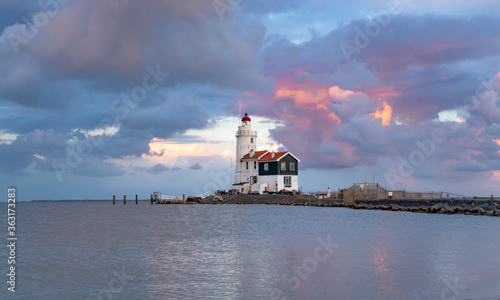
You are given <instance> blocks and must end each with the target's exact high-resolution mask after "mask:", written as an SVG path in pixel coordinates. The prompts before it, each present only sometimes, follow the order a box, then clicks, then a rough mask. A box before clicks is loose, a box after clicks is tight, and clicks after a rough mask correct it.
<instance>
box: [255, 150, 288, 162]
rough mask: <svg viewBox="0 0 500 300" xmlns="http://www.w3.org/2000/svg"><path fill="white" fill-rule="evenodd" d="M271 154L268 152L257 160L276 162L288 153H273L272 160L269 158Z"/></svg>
mask: <svg viewBox="0 0 500 300" xmlns="http://www.w3.org/2000/svg"><path fill="white" fill-rule="evenodd" d="M271 153H272V152H268V153H267V154H266V155H264V156H263V157H261V158H260V159H259V161H271V160H278V159H280V158H281V157H282V156H284V155H286V154H287V153H288V151H285V152H274V158H271Z"/></svg>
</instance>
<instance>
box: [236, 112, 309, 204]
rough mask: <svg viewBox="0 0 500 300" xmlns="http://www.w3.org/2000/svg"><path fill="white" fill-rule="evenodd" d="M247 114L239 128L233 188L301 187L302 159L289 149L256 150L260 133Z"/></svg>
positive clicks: (275, 189)
mask: <svg viewBox="0 0 500 300" xmlns="http://www.w3.org/2000/svg"><path fill="white" fill-rule="evenodd" d="M251 121H252V120H251V119H250V117H249V116H248V114H246V113H245V116H244V117H243V118H242V119H241V125H239V126H238V131H236V172H235V180H234V181H235V182H234V183H233V190H234V191H235V192H237V193H240V194H249V193H253V194H264V193H278V192H282V193H285V192H290V193H297V192H298V189H299V181H298V167H299V165H298V164H299V162H300V160H299V159H298V158H297V157H295V155H293V154H292V153H290V152H288V151H284V152H275V151H269V150H261V151H257V150H256V148H257V132H256V131H253V130H252V127H251V126H250V122H251Z"/></svg>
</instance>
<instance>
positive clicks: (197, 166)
mask: <svg viewBox="0 0 500 300" xmlns="http://www.w3.org/2000/svg"><path fill="white" fill-rule="evenodd" d="M189 168H190V169H191V170H195V171H197V170H201V169H203V167H202V166H201V165H200V163H195V164H194V165H192V166H190V167H189Z"/></svg>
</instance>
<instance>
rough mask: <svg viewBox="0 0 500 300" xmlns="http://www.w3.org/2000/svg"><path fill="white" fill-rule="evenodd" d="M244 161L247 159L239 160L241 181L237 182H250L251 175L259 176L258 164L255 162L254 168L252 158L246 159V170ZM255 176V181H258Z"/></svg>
mask: <svg viewBox="0 0 500 300" xmlns="http://www.w3.org/2000/svg"><path fill="white" fill-rule="evenodd" d="M246 162H247V160H245V161H243V162H241V164H240V167H241V170H242V171H241V173H240V174H241V177H240V179H241V181H237V182H250V178H251V177H252V176H259V164H257V168H255V169H254V167H253V166H254V162H253V161H252V160H248V170H247V169H246ZM258 180H259V179H258V178H257V182H258Z"/></svg>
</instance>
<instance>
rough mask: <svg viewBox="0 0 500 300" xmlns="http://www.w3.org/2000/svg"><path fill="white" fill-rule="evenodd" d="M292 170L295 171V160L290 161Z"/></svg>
mask: <svg viewBox="0 0 500 300" xmlns="http://www.w3.org/2000/svg"><path fill="white" fill-rule="evenodd" d="M290 171H295V163H294V162H291V163H290Z"/></svg>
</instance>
